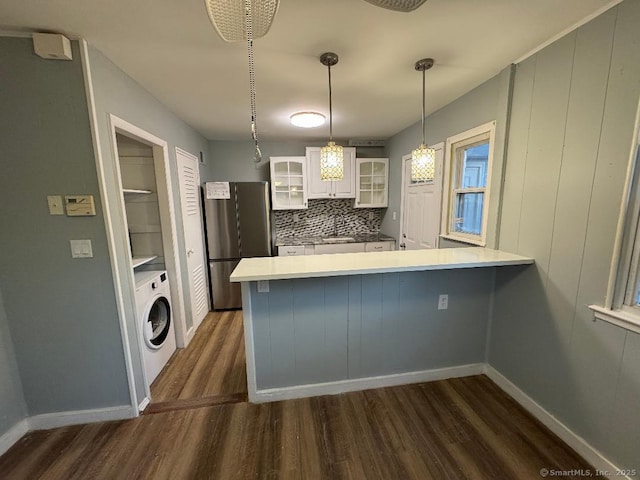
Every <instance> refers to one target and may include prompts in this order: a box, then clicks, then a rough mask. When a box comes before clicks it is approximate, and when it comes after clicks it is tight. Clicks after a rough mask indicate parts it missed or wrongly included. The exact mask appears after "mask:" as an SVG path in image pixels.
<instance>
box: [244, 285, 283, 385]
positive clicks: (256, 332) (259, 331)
mask: <svg viewBox="0 0 640 480" xmlns="http://www.w3.org/2000/svg"><path fill="white" fill-rule="evenodd" d="M275 283H276V282H269V287H270V288H272V287H273V286H274V285H275ZM282 283H285V282H284V281H283V282H282ZM249 288H250V289H251V312H252V316H253V322H252V324H253V338H254V345H253V351H254V352H253V355H254V358H255V372H256V380H257V382H258V384H257V388H265V387H264V385H271V384H272V383H273V367H272V365H271V342H270V341H268V339H269V335H270V333H269V332H270V326H269V296H268V295H265V294H262V295H259V294H258V291H257V288H256V282H251V283H250V285H249Z"/></svg>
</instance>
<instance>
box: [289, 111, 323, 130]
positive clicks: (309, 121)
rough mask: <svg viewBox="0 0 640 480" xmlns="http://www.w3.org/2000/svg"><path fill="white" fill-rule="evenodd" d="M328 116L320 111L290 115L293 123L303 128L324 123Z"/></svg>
mask: <svg viewBox="0 0 640 480" xmlns="http://www.w3.org/2000/svg"><path fill="white" fill-rule="evenodd" d="M325 119H326V117H325V116H324V115H323V114H321V113H318V112H298V113H294V114H293V115H291V116H290V117H289V120H290V121H291V125H295V126H296V127H301V128H314V127H320V126H322V125H324V121H325Z"/></svg>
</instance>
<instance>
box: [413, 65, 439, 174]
mask: <svg viewBox="0 0 640 480" xmlns="http://www.w3.org/2000/svg"><path fill="white" fill-rule="evenodd" d="M431 67H433V58H423V59H422V60H418V61H417V62H416V65H415V68H416V70H417V71H418V72H422V143H421V144H420V146H419V147H418V148H416V149H415V150H414V151H413V152H411V181H413V182H431V181H433V180H434V178H435V176H436V151H435V150H434V149H433V148H429V147H427V140H426V137H427V131H426V127H425V109H426V107H425V72H426V71H427V70H429V69H430V68H431Z"/></svg>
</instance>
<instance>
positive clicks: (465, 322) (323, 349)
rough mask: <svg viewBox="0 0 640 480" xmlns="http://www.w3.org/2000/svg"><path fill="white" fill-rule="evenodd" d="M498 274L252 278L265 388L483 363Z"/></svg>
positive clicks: (261, 385)
mask: <svg viewBox="0 0 640 480" xmlns="http://www.w3.org/2000/svg"><path fill="white" fill-rule="evenodd" d="M492 270H493V269H491V268H473V269H463V270H443V271H433V272H403V273H388V274H375V275H354V276H344V277H328V278H309V279H298V280H280V281H270V282H269V285H270V291H269V293H257V291H256V282H251V306H252V315H253V334H254V337H253V339H254V348H255V358H256V380H257V384H258V389H267V388H277V387H285V386H292V385H306V384H314V383H322V382H331V381H339V380H346V379H354V378H365V377H374V376H378V375H391V374H397V373H408V372H416V371H422V370H432V369H437V368H444V367H453V366H461V365H468V364H475V363H483V362H484V361H485V348H486V334H487V325H488V319H489V305H490V299H491V290H492V285H493V284H492V276H493V273H492ZM443 293H446V294H448V295H449V309H448V310H438V295H440V294H443Z"/></svg>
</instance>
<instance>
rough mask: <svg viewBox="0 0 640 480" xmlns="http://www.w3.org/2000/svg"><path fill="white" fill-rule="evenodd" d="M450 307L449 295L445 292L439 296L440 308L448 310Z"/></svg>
mask: <svg viewBox="0 0 640 480" xmlns="http://www.w3.org/2000/svg"><path fill="white" fill-rule="evenodd" d="M448 308H449V295H447V294H443V295H440V296H439V297H438V310H446V309H448Z"/></svg>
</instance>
